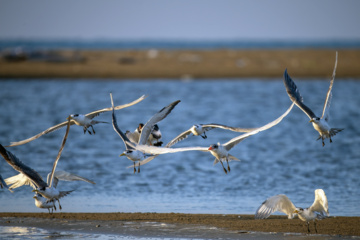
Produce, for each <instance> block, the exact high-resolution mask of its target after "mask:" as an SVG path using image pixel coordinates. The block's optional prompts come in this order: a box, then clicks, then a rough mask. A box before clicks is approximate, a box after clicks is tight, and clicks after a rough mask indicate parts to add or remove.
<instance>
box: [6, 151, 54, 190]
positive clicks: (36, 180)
mask: <svg viewBox="0 0 360 240" xmlns="http://www.w3.org/2000/svg"><path fill="white" fill-rule="evenodd" d="M0 154H1V155H2V156H3V158H4V159H5V161H6V162H7V163H8V164H9V165H10V166H11V167H12V168H14V170H16V171H18V172H20V173H22V174H23V175H24V176H26V177H27V178H29V179H31V181H32V183H33V184H34V185H35V186H36V187H37V188H42V189H43V188H46V187H47V186H48V185H47V183H46V182H44V180H43V179H42V177H41V176H40V175H39V174H38V173H37V172H36V171H35V170H34V169H32V168H30V167H28V166H26V165H25V164H24V163H23V162H21V161H20V160H19V159H18V158H17V157H16V156H15V155H14V154H12V153H11V152H10V151H7V150H6V149H5V148H4V147H3V146H2V145H1V144H0Z"/></svg>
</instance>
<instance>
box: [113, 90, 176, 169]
mask: <svg viewBox="0 0 360 240" xmlns="http://www.w3.org/2000/svg"><path fill="white" fill-rule="evenodd" d="M110 99H111V105H112V107H113V112H112V124H113V128H114V130H115V132H116V133H117V134H118V135H119V136H120V138H121V139H122V140H123V142H124V144H125V148H126V150H125V151H124V152H123V153H122V154H120V156H126V157H127V158H128V159H130V160H131V161H133V162H134V173H135V172H136V167H135V163H136V162H138V161H141V160H144V159H147V158H148V157H150V158H154V157H156V156H149V155H147V154H144V153H142V152H141V151H137V150H136V149H135V148H134V147H132V146H131V145H130V140H129V138H128V137H127V136H126V134H124V133H123V132H122V131H121V130H120V128H119V127H118V125H117V121H116V116H115V111H114V101H113V97H112V94H111V93H110ZM179 102H180V100H177V101H175V102H173V103H171V104H169V105H168V106H166V107H164V108H163V109H161V110H160V111H159V112H157V113H156V114H155V115H154V116H153V117H151V118H150V119H149V121H147V123H146V124H145V125H144V127H143V128H142V129H141V135H140V139H139V142H138V143H137V144H139V145H145V144H146V142H147V140H148V138H149V136H150V134H151V131H152V130H153V127H154V125H155V124H157V123H158V122H160V121H161V120H163V119H164V118H165V117H166V116H167V115H169V113H170V112H171V111H172V110H173V109H174V107H175V106H176V105H177V104H178V103H179ZM138 172H140V165H139V167H138Z"/></svg>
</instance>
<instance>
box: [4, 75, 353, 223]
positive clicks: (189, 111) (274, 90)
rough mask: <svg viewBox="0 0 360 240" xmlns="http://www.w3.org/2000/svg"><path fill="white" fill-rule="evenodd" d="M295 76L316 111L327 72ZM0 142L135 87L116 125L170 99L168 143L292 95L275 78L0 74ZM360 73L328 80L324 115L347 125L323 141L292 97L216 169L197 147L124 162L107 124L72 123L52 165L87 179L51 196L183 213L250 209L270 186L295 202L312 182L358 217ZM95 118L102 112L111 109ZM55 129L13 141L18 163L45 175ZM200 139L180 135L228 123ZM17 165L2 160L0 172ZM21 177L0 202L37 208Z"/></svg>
mask: <svg viewBox="0 0 360 240" xmlns="http://www.w3.org/2000/svg"><path fill="white" fill-rule="evenodd" d="M295 81H297V84H298V87H299V88H300V91H301V92H302V95H303V97H304V99H305V102H306V104H307V105H308V106H310V107H311V108H312V109H313V111H314V112H316V113H319V114H320V113H321V111H322V106H323V101H324V99H325V94H326V91H327V89H328V85H329V82H328V81H323V79H312V81H300V80H298V79H295ZM0 86H1V87H0V96H1V97H0V109H1V116H0V143H2V144H3V145H7V144H9V143H10V141H18V140H22V139H25V138H28V137H30V136H33V135H35V134H37V133H39V132H41V131H43V130H45V129H46V128H48V127H50V126H53V125H55V124H57V123H59V122H63V121H65V118H66V117H67V116H68V115H69V114H71V113H88V112H91V111H94V110H97V109H101V108H104V107H109V106H110V98H109V93H110V92H112V93H113V96H114V101H115V104H123V103H127V102H130V101H132V100H134V99H136V98H138V97H140V96H141V95H143V94H147V95H148V96H149V97H148V98H147V99H145V100H144V101H143V102H141V103H139V104H137V105H135V106H132V107H130V108H126V109H123V110H120V111H117V112H116V114H117V118H118V125H119V127H120V128H121V129H122V130H127V129H128V130H134V129H135V128H136V126H137V125H138V123H139V122H146V121H147V120H148V119H149V118H150V117H151V116H152V115H153V114H154V113H155V112H157V111H159V110H160V109H161V108H162V107H164V106H166V105H168V104H169V103H171V102H173V101H175V100H178V99H180V100H181V103H179V104H178V106H177V107H176V108H175V109H174V110H173V112H172V113H171V114H170V115H169V116H168V117H167V118H166V119H165V120H163V121H162V122H161V123H160V124H159V125H160V128H161V130H162V133H163V141H164V142H165V143H166V142H168V141H170V140H171V139H172V138H173V137H175V136H177V135H178V134H179V133H180V132H182V131H184V130H187V129H188V128H190V127H191V126H192V125H193V124H195V123H212V122H213V123H221V124H226V125H230V126H236V127H258V126H262V125H263V124H266V123H268V122H270V121H272V120H274V119H275V118H277V117H278V116H280V115H281V114H282V113H283V112H284V111H285V110H286V109H287V108H288V107H289V106H290V100H289V98H288V96H287V94H286V92H285V88H284V85H283V83H282V80H281V79H268V80H257V79H249V80H242V81H234V80H226V79H219V80H208V81H188V82H182V81H165V80H161V81H160V80H159V81H155V80H154V81H135V80H131V81H130V80H129V81H111V80H104V81H100V80H99V81H97V80H96V81H95V80H91V81H88V80H82V81H81V80H60V79H58V80H48V81H40V80H39V81H36V80H9V81H6V80H3V81H0ZM359 91H360V82H359V81H355V80H339V79H337V81H335V84H334V88H333V102H332V106H331V113H332V115H331V116H332V118H331V121H330V122H331V124H332V126H333V127H339V128H340V127H341V128H345V130H344V131H343V132H341V133H339V134H338V135H337V136H335V137H334V138H333V143H332V144H330V143H329V142H328V141H327V142H326V145H325V147H322V145H321V142H320V141H316V138H317V136H318V134H317V132H316V131H315V130H314V129H313V128H312V126H311V124H310V123H308V118H307V116H305V115H304V114H303V112H302V111H300V110H299V109H298V108H296V107H294V109H293V110H292V111H291V112H290V114H289V115H288V116H287V117H286V118H285V119H284V120H283V121H282V122H281V123H280V124H279V125H277V126H275V127H273V128H271V129H269V130H267V131H265V132H261V133H259V134H257V135H255V136H251V137H250V138H248V139H246V140H244V141H243V142H241V143H240V144H239V145H237V146H236V147H235V148H233V149H232V150H231V154H233V155H234V156H236V157H237V158H239V159H241V160H242V161H241V162H231V164H230V165H231V169H232V170H231V173H230V174H228V175H225V174H224V172H223V170H222V168H221V165H219V164H218V165H215V166H213V160H214V157H213V156H211V155H210V154H209V153H203V152H184V153H178V154H169V155H162V156H159V157H158V158H156V159H155V160H153V161H152V162H150V163H149V164H147V165H144V166H142V168H141V173H140V174H133V169H131V168H130V169H128V168H126V167H127V166H129V165H131V164H132V162H131V161H130V160H128V159H127V158H125V157H119V154H120V153H122V152H123V150H124V144H123V143H122V142H121V140H120V138H119V136H118V135H117V134H116V133H115V132H114V130H113V128H112V125H111V124H102V125H101V124H99V125H96V126H95V130H96V135H89V134H86V135H84V134H83V131H82V128H81V127H78V126H74V127H72V128H71V131H70V134H69V138H68V141H67V145H66V146H65V149H64V151H63V154H62V158H61V160H60V162H59V164H58V169H61V170H66V171H69V172H73V173H75V174H78V175H81V176H84V177H87V178H89V179H92V180H94V181H95V182H96V185H91V184H88V183H83V182H80V183H79V182H61V183H60V184H59V186H58V187H59V188H60V189H62V190H71V189H76V191H75V192H73V193H71V194H70V195H69V196H67V197H65V198H63V199H62V200H61V203H62V206H63V210H62V211H63V212H182V213H220V214H253V213H254V212H255V211H256V209H257V207H258V206H259V205H260V204H261V203H262V202H263V201H264V200H265V199H266V198H268V197H270V196H272V195H276V194H280V193H284V194H286V195H288V197H289V198H290V199H291V200H292V201H293V202H294V204H295V205H297V206H301V207H308V206H310V205H311V204H312V202H313V200H314V190H315V189H316V188H322V189H324V190H325V192H326V195H327V197H328V200H329V209H330V214H331V215H333V216H340V215H341V216H360V212H359V210H358V206H359V204H360V200H359V199H360V191H359V186H360V178H359V174H360V168H359V167H360V161H359V159H360V129H359V128H358V127H357V126H358V122H359V119H360V116H359V115H360V111H359V106H360V95H359V94H358V93H359ZM97 119H98V120H103V121H108V122H111V114H110V113H104V114H102V115H100V116H99V117H98V118H97ZM64 132H65V129H61V130H59V131H57V132H53V133H51V134H48V135H46V136H43V137H41V138H39V139H37V140H35V141H33V142H31V143H28V144H25V145H22V146H18V147H13V148H10V149H9V150H10V151H12V152H13V153H14V154H15V155H16V156H17V157H18V158H20V159H21V160H22V161H23V162H24V163H26V164H28V165H29V166H31V167H32V168H34V169H35V170H37V171H38V172H39V173H40V174H41V175H42V176H44V177H46V175H47V173H48V172H49V171H50V170H51V168H52V164H53V161H54V159H55V157H56V155H57V152H58V149H59V146H60V143H61V140H62V137H63V135H64ZM207 135H208V139H206V140H204V139H202V138H200V137H189V138H188V139H186V140H184V141H183V142H181V143H179V144H178V145H176V146H178V147H180V146H209V145H210V144H212V143H216V142H225V141H228V140H229V139H231V138H233V137H235V136H237V135H238V133H233V132H227V131H223V130H212V131H210V132H208V134H207ZM16 173H17V172H15V171H14V170H13V169H12V168H11V167H10V166H9V165H8V164H7V163H6V162H5V161H2V160H0V174H1V175H2V176H3V177H4V178H6V177H10V176H12V175H14V174H16ZM32 196H33V193H32V192H31V188H30V187H28V186H24V187H21V188H18V189H16V190H15V192H14V193H10V192H9V191H5V190H0V202H1V204H0V211H1V212H12V211H16V212H47V210H43V209H38V208H36V207H35V205H34V201H33V199H32Z"/></svg>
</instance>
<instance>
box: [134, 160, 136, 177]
mask: <svg viewBox="0 0 360 240" xmlns="http://www.w3.org/2000/svg"><path fill="white" fill-rule="evenodd" d="M135 173H136V167H135V162H134V174H135Z"/></svg>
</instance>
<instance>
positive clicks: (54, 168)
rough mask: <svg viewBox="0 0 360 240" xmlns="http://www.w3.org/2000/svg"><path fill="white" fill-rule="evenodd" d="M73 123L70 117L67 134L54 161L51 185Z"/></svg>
mask: <svg viewBox="0 0 360 240" xmlns="http://www.w3.org/2000/svg"><path fill="white" fill-rule="evenodd" d="M70 123H71V120H70V118H69V120H68V122H67V126H66V132H65V135H64V138H63V140H62V142H61V146H60V149H59V152H58V155H57V156H56V159H55V161H54V164H53V168H52V170H51V172H50V176H48V184H49V187H52V186H53V185H52V184H53V180H54V174H55V170H56V166H57V164H58V162H59V159H60V157H61V153H62V151H63V149H64V147H65V143H66V140H67V137H68V134H69V130H70V125H71V124H70Z"/></svg>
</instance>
